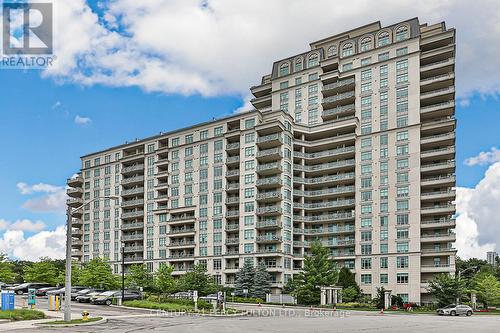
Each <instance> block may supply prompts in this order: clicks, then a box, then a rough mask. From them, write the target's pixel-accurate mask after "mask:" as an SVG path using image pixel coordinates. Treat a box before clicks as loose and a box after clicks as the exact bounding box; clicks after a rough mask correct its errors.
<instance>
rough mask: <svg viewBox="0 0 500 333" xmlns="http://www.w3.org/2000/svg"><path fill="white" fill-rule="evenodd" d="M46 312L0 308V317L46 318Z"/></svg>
mask: <svg viewBox="0 0 500 333" xmlns="http://www.w3.org/2000/svg"><path fill="white" fill-rule="evenodd" d="M44 318H45V313H43V312H42V311H38V310H28V309H14V310H9V311H3V310H0V319H8V320H12V321H19V320H35V319H44Z"/></svg>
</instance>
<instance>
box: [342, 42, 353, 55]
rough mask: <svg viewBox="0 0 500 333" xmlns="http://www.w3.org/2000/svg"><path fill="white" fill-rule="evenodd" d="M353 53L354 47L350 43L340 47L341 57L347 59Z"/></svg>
mask: <svg viewBox="0 0 500 333" xmlns="http://www.w3.org/2000/svg"><path fill="white" fill-rule="evenodd" d="M353 53H354V47H353V45H352V43H347V44H344V46H342V57H348V56H350V55H352V54H353Z"/></svg>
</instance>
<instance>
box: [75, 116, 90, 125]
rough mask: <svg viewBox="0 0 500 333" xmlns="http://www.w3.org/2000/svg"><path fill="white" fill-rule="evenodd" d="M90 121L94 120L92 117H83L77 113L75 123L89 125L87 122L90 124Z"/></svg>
mask: <svg viewBox="0 0 500 333" xmlns="http://www.w3.org/2000/svg"><path fill="white" fill-rule="evenodd" d="M90 122H92V119H90V118H87V117H81V116H79V115H76V117H75V124H78V125H87V124H90Z"/></svg>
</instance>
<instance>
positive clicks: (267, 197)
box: [256, 191, 283, 202]
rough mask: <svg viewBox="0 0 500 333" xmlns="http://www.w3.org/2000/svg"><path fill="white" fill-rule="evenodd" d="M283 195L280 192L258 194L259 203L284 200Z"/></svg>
mask: <svg viewBox="0 0 500 333" xmlns="http://www.w3.org/2000/svg"><path fill="white" fill-rule="evenodd" d="M282 196H283V195H282V194H281V192H279V191H273V192H261V193H259V194H257V198H256V199H257V201H264V202H274V201H280V200H281V199H282Z"/></svg>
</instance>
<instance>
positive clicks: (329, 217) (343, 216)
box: [293, 212, 354, 222]
mask: <svg viewBox="0 0 500 333" xmlns="http://www.w3.org/2000/svg"><path fill="white" fill-rule="evenodd" d="M353 218H354V213H353V212H352V213H334V214H322V215H306V216H300V215H294V216H293V220H294V222H299V221H303V222H324V221H343V220H352V219H353Z"/></svg>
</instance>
